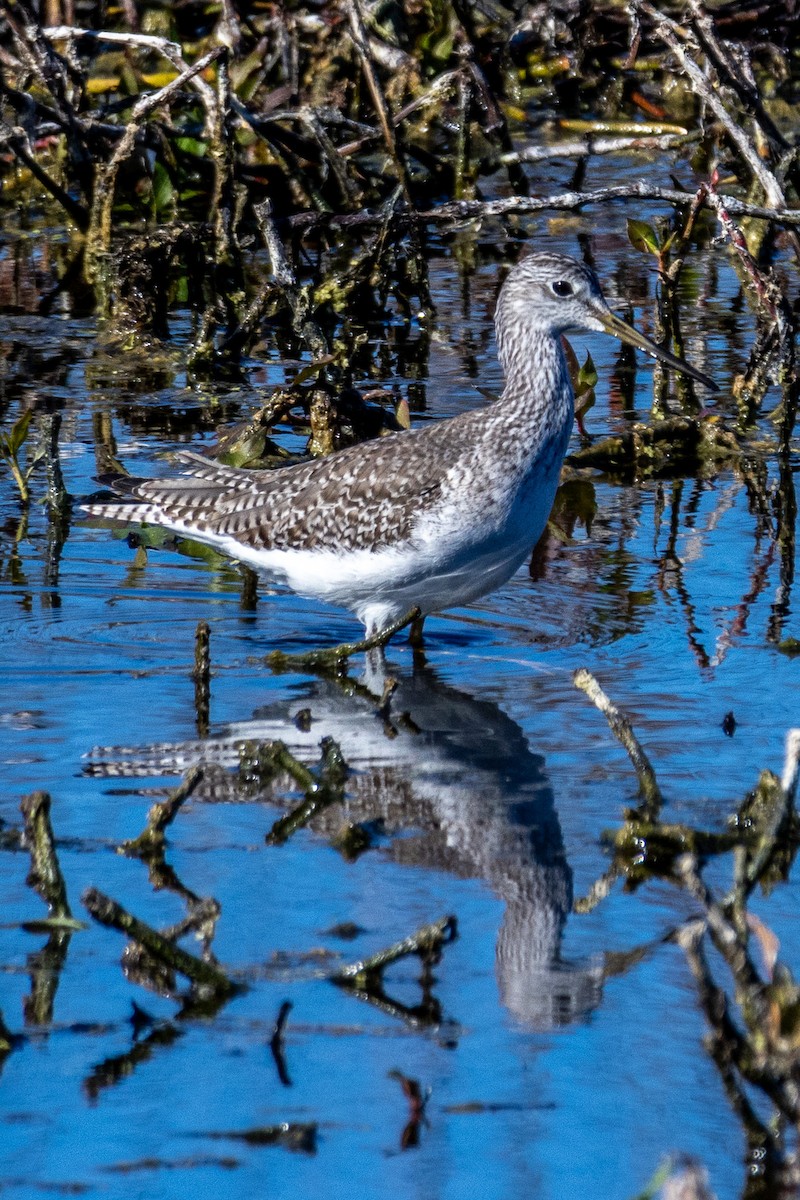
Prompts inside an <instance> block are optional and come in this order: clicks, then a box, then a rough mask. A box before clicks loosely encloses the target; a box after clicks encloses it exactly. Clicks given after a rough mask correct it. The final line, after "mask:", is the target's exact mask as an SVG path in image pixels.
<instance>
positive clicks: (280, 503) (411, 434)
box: [84, 252, 716, 635]
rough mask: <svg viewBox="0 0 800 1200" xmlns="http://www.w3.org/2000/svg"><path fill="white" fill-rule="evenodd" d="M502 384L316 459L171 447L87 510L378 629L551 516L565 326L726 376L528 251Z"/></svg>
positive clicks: (468, 588) (519, 550)
mask: <svg viewBox="0 0 800 1200" xmlns="http://www.w3.org/2000/svg"><path fill="white" fill-rule="evenodd" d="M495 325H496V331H497V352H498V356H499V359H500V364H501V366H502V368H503V374H504V380H505V382H504V387H503V391H502V394H501V395H500V397H499V398H498V399H497V400H496V401H494V402H493V403H492V404H490V405H489V406H488V407H484V408H480V409H477V410H475V411H472V412H467V413H462V414H460V415H459V416H457V417H452V418H450V419H448V420H443V421H439V422H437V423H435V424H431V425H426V426H424V427H422V428H418V429H413V430H410V431H406V432H400V433H393V434H389V435H388V436H385V437H381V438H378V439H376V440H375V441H371V442H366V443H361V444H360V445H357V446H349V447H347V449H345V450H340V451H338V453H335V454H331V455H329V456H327V457H325V458H321V459H315V460H313V461H311V462H304V463H298V464H296V465H294V466H290V467H284V468H279V469H276V470H263V471H253V470H243V469H238V468H235V467H227V466H223V465H221V464H219V463H216V462H214V461H212V460H209V459H207V458H204V457H202V456H200V455H197V454H194V453H190V452H182V453H179V454H177V455H176V456H175V457H176V459H177V460H178V462H179V463H180V464H181V466H182V468H183V470H182V473H181V474H180V475H179V476H177V477H174V478H164V479H135V478H128V477H123V478H116V479H115V480H114V482H113V486H114V488H115V490H116V491H118V492H120V493H121V494H122V495H124V496H125V497H126V499H124V500H122V501H121V502H114V503H102V504H101V503H94V504H86V505H84V508H85V510H86V512H88V513H91V515H92V516H95V517H103V518H110V519H112V520H114V521H117V522H120V521H121V522H124V523H126V524H137V523H140V522H141V523H146V524H153V525H160V526H163V527H165V528H167V529H170V530H173V531H174V532H176V533H179V534H181V533H182V534H185V535H186V536H187V537H192V538H196V539H198V540H199V541H201V542H206V543H208V544H210V545H212V546H214V547H216V548H217V549H219V550H222V551H224V552H225V553H226V554H229V555H230V556H231V557H232V558H235V559H238V560H240V561H241V562H244V563H248V564H249V565H250V566H253V567H256V568H257V569H259V570H260V571H264V572H266V573H268V574H269V575H270V576H272V577H278V578H282V579H283V580H285V581H286V582H287V583H288V584H289V586H290V587H291V588H292V590H294V591H295V592H297V593H299V594H300V595H304V596H312V597H318V598H321V599H323V600H325V601H328V602H330V603H333V604H337V605H339V606H341V607H343V608H346V609H349V610H350V611H352V612H353V613H355V614H356V616H357V617H358V618H359V619H360V620H361V621H362V622H363V624H364V627H365V629H366V632H367V634H368V635H373V634H376V633H379V632H380V631H381V630H383V629H384V628H386V627H387V626H388V625H389V624H391V623H392V622H393V621H396V620H397V619H398V618H399V617H401V616H402V615H403V614H405V613H406V612H408V610H409V609H411V608H414V607H416V608H418V609H419V611H420V614H421V615H422V616H423V617H424V616H425V615H427V614H428V613H432V612H439V611H441V610H442V609H445V608H452V607H454V606H460V605H463V604H468V603H469V602H470V601H472V600H475V599H477V598H478V597H479V596H483V595H485V594H486V593H488V592H490V591H493V590H494V589H495V588H497V587H499V586H500V585H501V584H503V583H505V582H506V581H507V580H508V579H509V578H510V577H511V576H512V575H513V573H514V572H515V571H516V569H517V568H518V567H519V566H520V564H521V563H522V562H523V560H524V559H525V557H526V556H527V555H528V553H529V552H530V550H531V548H532V546H534V545H535V543H536V542H537V540H538V539H539V536H540V535H541V533H542V531H543V529H544V527H545V524H546V522H547V519H548V517H549V515H550V510H551V508H552V504H553V499H554V497H555V493H556V488H557V486H558V480H559V474H560V470H561V465H562V462H563V460H564V455H565V454H566V450H567V443H568V441H569V436H570V431H571V429H572V422H573V391H572V384H571V382H570V377H569V371H568V369H567V362H566V359H565V357H564V350H563V347H562V343H561V336H562V334H566V333H570V332H579V331H581V330H596V331H604V332H606V333H610V334H612V335H613V336H615V337H617V338H620V339H621V340H622V341H623V342H627V343H629V344H630V345H632V346H636V347H638V348H639V349H641V350H645V351H646V352H647V353H649V354H651V355H653V356H654V357H655V358H658V359H660V360H661V361H662V362H664V363H666V364H667V365H668V366H670V367H673V368H675V369H676V370H679V371H683V372H684V373H685V374H687V375H691V376H692V377H693V378H694V379H696V380H698V381H699V382H700V383H702V384H704V385H705V386H706V387H708V388H710V389H712V390H715V388H716V385H715V384H714V382H713V381H712V380H711V379H709V378H708V377H707V376H706V375H703V374H702V373H701V372H700V371H697V370H695V368H694V367H692V366H690V365H689V364H687V363H686V362H684V361H683V360H682V359H679V358H676V357H675V356H674V355H672V354H670V353H669V352H668V351H667V350H664V349H663V348H662V347H660V346H658V345H656V343H655V342H653V341H651V340H650V339H649V338H648V337H646V336H645V335H644V334H642V333H639V332H638V331H637V330H636V329H634V328H633V326H631V325H628V324H627V323H626V322H625V321H623V320H622V319H621V318H619V317H617V316H616V315H615V314H614V313H613V312H612V311H611V309H610V308H609V306H608V304H607V302H606V300H605V299H604V298H603V294H602V292H601V290H600V285H599V283H598V281H597V277H596V276H595V274H594V272H593V271H591V270H590V269H589V268H588V267H587V266H584V265H582V264H581V263H578V262H576V261H575V260H574V259H572V258H568V257H567V256H565V255H563V254H554V253H549V252H545V253H540V252H537V253H532V254H530V255H529V256H528V257H527V258H524V259H523V260H522V261H521V262H519V263H518V264H517V265H516V266H514V267H513V268H512V270H511V271H510V272H509V274H508V277H507V278H506V280H505V283H504V284H503V287H502V289H501V292H500V296H499V299H498V303H497V310H496V313H495Z"/></svg>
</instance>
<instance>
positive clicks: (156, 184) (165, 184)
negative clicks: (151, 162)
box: [153, 162, 175, 213]
mask: <svg viewBox="0 0 800 1200" xmlns="http://www.w3.org/2000/svg"><path fill="white" fill-rule="evenodd" d="M174 194H175V192H174V189H173V187H172V180H171V179H170V177H169V175H168V174H167V172H166V171H165V169H164V167H163V166H162V165H161V163H160V162H157V163H156V165H155V166H154V167H153V207H154V209H155V211H156V212H157V213H160V212H162V211H163V210H164V209H165V208H167V206H168V205H170V204H172V198H173V196H174Z"/></svg>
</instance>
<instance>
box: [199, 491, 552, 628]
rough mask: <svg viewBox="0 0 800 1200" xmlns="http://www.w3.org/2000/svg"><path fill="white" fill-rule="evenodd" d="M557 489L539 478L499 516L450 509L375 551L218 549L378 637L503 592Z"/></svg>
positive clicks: (227, 540) (485, 509)
mask: <svg viewBox="0 0 800 1200" xmlns="http://www.w3.org/2000/svg"><path fill="white" fill-rule="evenodd" d="M551 482H552V486H550V484H551ZM556 484H557V475H556V476H555V477H554V479H553V480H552V481H551V480H549V479H542V478H541V477H540V478H539V479H538V480H537V486H536V487H534V488H532V489H527V488H525V487H524V486H523V487H521V488H518V489H517V490H516V494H515V496H514V498H513V500H512V501H511V503H509V504H505V505H500V504H498V505H496V506H495V508H494V509H492V507H491V506H490V505H489V504H487V503H484V504H483V505H482V507H481V510H480V512H477V513H476V512H475V511H472V512H470V506H469V505H465V504H462V505H460V506H458V505H455V504H453V506H452V510H451V506H446V507H445V508H443V509H441V510H440V511H439V512H438V513H436V514H432V515H431V516H430V517H429V518H428V519H426V520H423V521H421V522H420V523H419V525H418V526H417V528H416V529H415V530H414V533H413V535H412V537H411V538H410V539H408V540H407V541H402V542H398V543H396V544H394V545H390V546H384V547H380V548H378V549H375V550H367V549H362V550H339V549H325V550H322V549H320V550H309V549H303V550H269V549H265V548H261V549H252V548H250V547H247V546H244V545H242V544H241V543H239V542H237V541H236V540H235V539H234V538H232V537H224V536H222V537H218V538H214V539H213V542H214V544H216V545H217V546H218V547H219V548H220V549H221V550H223V551H225V552H226V553H228V554H230V555H231V556H232V557H233V558H238V559H239V560H241V561H244V562H247V563H248V564H250V565H252V566H254V567H256V568H257V569H259V570H260V571H263V572H266V573H267V574H268V575H270V576H272V577H273V578H275V577H277V578H279V579H282V580H285V581H286V583H287V584H288V585H289V587H290V588H291V589H292V590H293V591H295V592H297V593H298V594H299V595H302V596H310V597H314V598H317V599H321V600H325V601H327V602H329V603H331V604H336V605H339V606H341V607H343V608H347V609H349V610H350V611H351V612H354V613H355V614H356V615H357V616H358V617H359V619H360V620H361V621H363V623H364V625H365V626H366V627H367V629H369V630H377V629H381V628H383V627H384V626H385V625H387V624H389V623H390V622H392V621H394V620H396V619H397V618H398V617H401V616H403V615H404V614H405V613H407V612H408V611H409V610H410V609H411V608H415V607H416V608H419V609H420V611H421V612H422V614H423V615H426V614H427V613H433V612H440V611H441V610H442V609H445V608H451V607H454V606H460V605H463V604H468V603H470V601H472V600H476V599H477V598H478V597H479V596H483V595H486V593H487V592H490V591H492V590H493V589H494V588H497V587H500V586H502V584H504V583H505V582H506V581H507V580H508V579H510V578H511V576H512V575H513V574H514V572H515V571H516V570H517V568H518V567H519V566H520V564H521V563H522V562H523V560H524V559H525V557H526V555H527V554H528V553H529V552H530V550H531V548H532V546H533V545H534V543H535V542H536V540H537V539H538V537H539V535H540V534H541V532H542V529H543V528H544V525H545V523H546V521H547V518H548V516H549V514H550V508H551V507H552V501H553V494H554V493H555V487H556ZM207 540H209V541H212V538H210V537H209V538H208V539H207Z"/></svg>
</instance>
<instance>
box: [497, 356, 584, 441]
mask: <svg viewBox="0 0 800 1200" xmlns="http://www.w3.org/2000/svg"><path fill="white" fill-rule="evenodd" d="M499 354H500V362H501V365H502V367H503V372H504V375H505V386H504V387H503V391H502V394H501V396H500V400H499V401H498V405H497V408H498V410H500V411H502V413H503V418H504V419H505V420H513V421H519V422H525V423H526V424H532V425H534V426H536V427H537V428H540V429H541V433H542V437H543V438H547V437H552V436H553V435H556V436H559V435H560V434H562V433H563V431H564V430H565V429H566V431H567V433H568V432H569V430H570V429H571V427H572V415H573V399H574V398H573V391H572V382H571V380H570V377H569V370H568V368H567V360H566V358H565V356H564V348H563V346H562V344H561V338H560V337H559V336H557V335H554V334H552V333H541V334H538V335H535V336H533V337H529V338H528V340H527V341H522V340H521V339H517V338H515V339H513V340H508V339H507V340H505V341H504V342H502V343H501V344H500V346H499Z"/></svg>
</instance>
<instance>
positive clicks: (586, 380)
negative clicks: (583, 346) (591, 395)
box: [575, 354, 597, 392]
mask: <svg viewBox="0 0 800 1200" xmlns="http://www.w3.org/2000/svg"><path fill="white" fill-rule="evenodd" d="M596 387H597V368H596V367H595V365H594V360H593V359H592V356H591V354H587V355H586V362H585V363H584V364H583V366H582V367H581V369H580V371H578V379H577V387H576V389H575V390H576V391H577V392H587V391H591V390H592V389H593V388H596Z"/></svg>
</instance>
